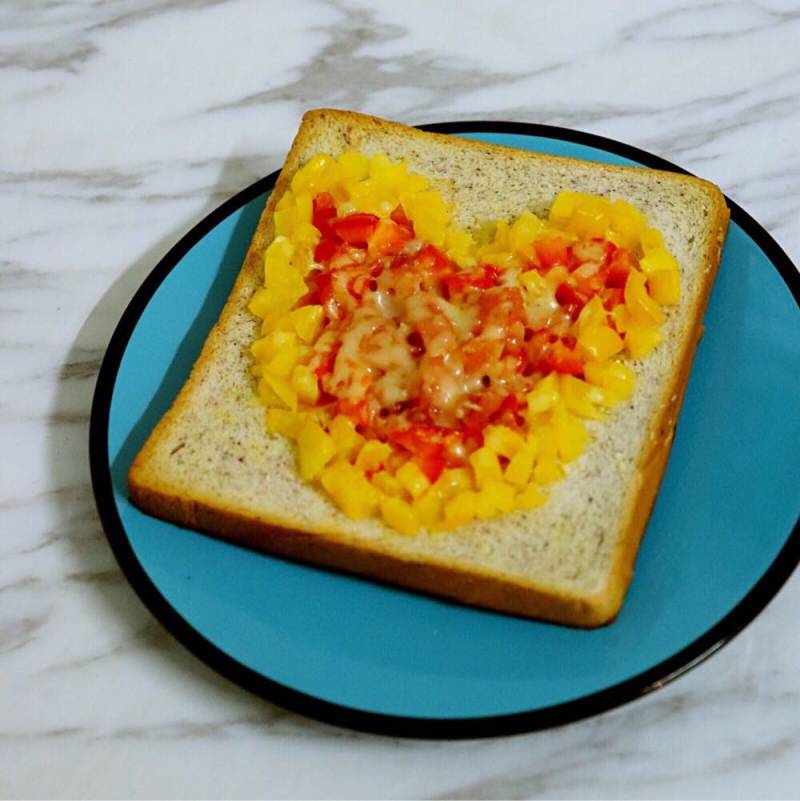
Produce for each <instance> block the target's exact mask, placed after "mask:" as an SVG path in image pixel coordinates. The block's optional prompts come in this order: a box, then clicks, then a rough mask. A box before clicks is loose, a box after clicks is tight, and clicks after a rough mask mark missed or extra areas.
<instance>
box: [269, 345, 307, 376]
mask: <svg viewBox="0 0 800 801" xmlns="http://www.w3.org/2000/svg"><path fill="white" fill-rule="evenodd" d="M298 361H300V350H299V348H297V347H293V348H292V347H286V348H283V350H279V351H278V352H277V353H276V354H275V355H274V356H273V357H272V358H271V359H270V360H269V361H268V362H267V363H266V364H265V365H264V375H272V376H277V377H278V378H289V376H291V374H292V370H294V368H295V366H296V365H297V363H298Z"/></svg>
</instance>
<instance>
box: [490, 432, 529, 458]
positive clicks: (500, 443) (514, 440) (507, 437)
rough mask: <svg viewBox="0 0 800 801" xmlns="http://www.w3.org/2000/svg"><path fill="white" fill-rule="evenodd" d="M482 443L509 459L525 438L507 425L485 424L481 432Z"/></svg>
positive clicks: (523, 442)
mask: <svg viewBox="0 0 800 801" xmlns="http://www.w3.org/2000/svg"><path fill="white" fill-rule="evenodd" d="M483 444H484V445H485V446H486V447H487V448H491V449H492V450H493V451H494V452H495V453H496V454H498V456H505V457H506V459H510V458H511V457H512V456H513V455H514V454H515V453H516V452H517V451H518V450H519V449H520V448H521V447H522V446H523V445H524V444H525V440H524V439H523V438H522V436H520V435H519V434H518V433H517V432H516V431H514V430H512V429H510V428H509V427H508V426H487V427H486V430H485V431H484V432H483Z"/></svg>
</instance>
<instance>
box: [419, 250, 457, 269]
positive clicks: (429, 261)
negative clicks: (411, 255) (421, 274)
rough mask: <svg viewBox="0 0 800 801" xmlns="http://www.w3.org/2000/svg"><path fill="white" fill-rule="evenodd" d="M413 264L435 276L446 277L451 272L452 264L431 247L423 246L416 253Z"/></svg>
mask: <svg viewBox="0 0 800 801" xmlns="http://www.w3.org/2000/svg"><path fill="white" fill-rule="evenodd" d="M414 263H415V265H416V266H417V267H420V268H421V269H423V270H426V271H428V272H433V273H436V274H437V275H446V274H447V273H450V272H452V271H453V262H452V261H450V259H448V258H447V256H445V255H444V253H442V251H441V250H439V248H437V247H434V246H433V245H425V246H424V247H423V248H422V249H421V250H420V251H419V253H417V255H416V258H415V259H414Z"/></svg>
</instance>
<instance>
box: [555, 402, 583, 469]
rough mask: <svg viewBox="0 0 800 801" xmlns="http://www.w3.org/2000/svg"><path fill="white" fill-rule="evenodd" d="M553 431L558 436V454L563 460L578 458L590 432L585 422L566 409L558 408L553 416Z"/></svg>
mask: <svg viewBox="0 0 800 801" xmlns="http://www.w3.org/2000/svg"><path fill="white" fill-rule="evenodd" d="M553 432H554V433H555V437H556V446H557V448H558V455H559V457H560V459H561V461H562V462H571V461H573V460H574V459H577V458H578V457H579V456H580V455H581V454H582V453H583V451H584V449H585V448H586V443H587V442H588V441H589V432H588V431H587V430H586V428H584V426H583V423H581V421H580V420H579V419H578V418H577V417H575V415H573V414H570V413H569V412H568V411H566V410H565V409H558V410H556V413H555V415H554V417H553Z"/></svg>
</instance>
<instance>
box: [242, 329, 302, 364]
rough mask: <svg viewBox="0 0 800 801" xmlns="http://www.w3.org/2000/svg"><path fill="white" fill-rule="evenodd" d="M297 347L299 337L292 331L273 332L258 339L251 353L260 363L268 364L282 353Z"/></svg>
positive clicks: (251, 347)
mask: <svg viewBox="0 0 800 801" xmlns="http://www.w3.org/2000/svg"><path fill="white" fill-rule="evenodd" d="M296 345H297V337H296V336H295V335H294V333H293V332H291V331H273V332H271V333H269V334H267V335H266V336H263V337H261V339H257V340H256V341H255V342H254V343H253V344H252V345H251V346H250V352H251V353H252V354H253V357H254V358H255V359H256V360H257V361H259V362H268V361H270V360H271V359H273V358H274V357H275V355H276V354H278V353H279V352H280V351H282V350H284V349H287V348H291V349H293V348H294V347H295V346H296Z"/></svg>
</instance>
